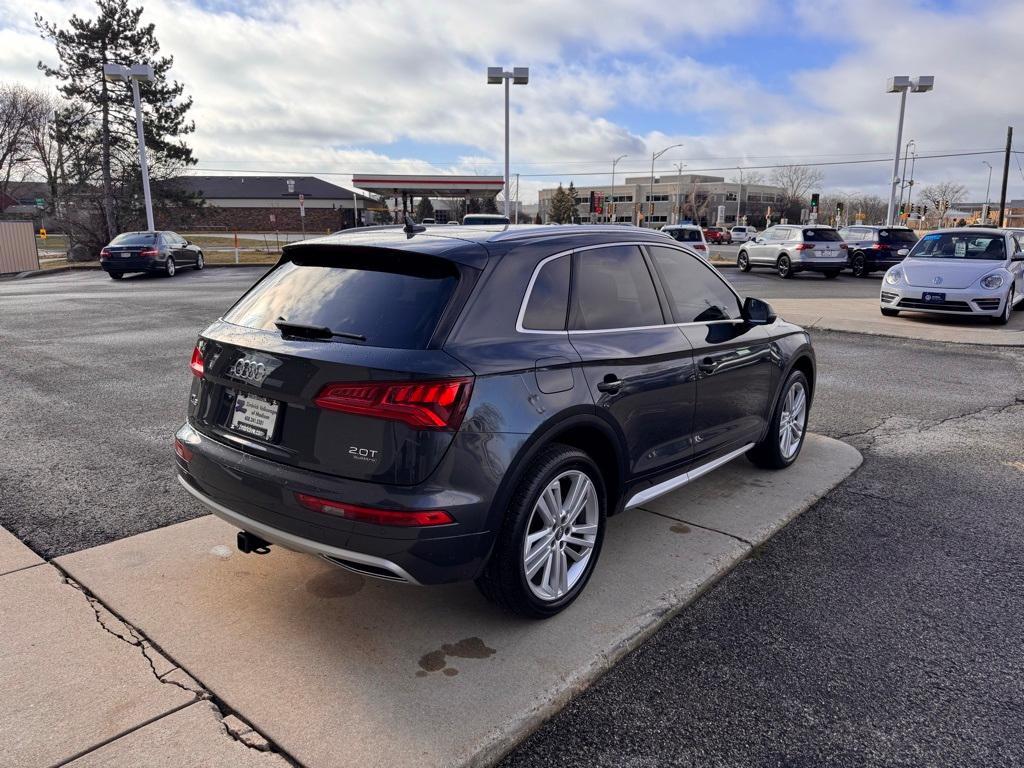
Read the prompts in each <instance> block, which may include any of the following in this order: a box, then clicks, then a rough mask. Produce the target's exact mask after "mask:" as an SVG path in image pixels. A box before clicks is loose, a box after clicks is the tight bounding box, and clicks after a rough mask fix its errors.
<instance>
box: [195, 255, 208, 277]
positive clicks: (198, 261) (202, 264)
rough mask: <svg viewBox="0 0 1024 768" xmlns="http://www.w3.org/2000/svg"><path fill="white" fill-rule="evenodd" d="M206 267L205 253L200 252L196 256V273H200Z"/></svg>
mask: <svg viewBox="0 0 1024 768" xmlns="http://www.w3.org/2000/svg"><path fill="white" fill-rule="evenodd" d="M205 266H206V259H205V258H203V252H202V251H200V252H199V253H197V254H196V271H197V272H198V271H199V270H200V269H202V268H203V267H205Z"/></svg>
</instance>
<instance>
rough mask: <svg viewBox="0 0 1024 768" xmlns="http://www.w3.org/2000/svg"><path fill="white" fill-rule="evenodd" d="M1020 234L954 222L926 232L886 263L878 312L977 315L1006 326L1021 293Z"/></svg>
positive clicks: (1023, 254) (1023, 249)
mask: <svg viewBox="0 0 1024 768" xmlns="http://www.w3.org/2000/svg"><path fill="white" fill-rule="evenodd" d="M1022 286H1024V235H1022V234H1018V233H1016V232H1013V231H1011V230H1005V229H996V228H994V227H990V228H988V229H981V228H974V227H971V228H966V227H958V228H955V229H940V230H937V231H935V232H929V233H928V234H926V235H924V236H923V237H922V238H921V239H920V240H918V241H917V244H916V245H914V247H913V248H912V249H911V250H910V253H909V255H907V257H906V258H905V259H903V261H902V262H901V263H899V264H897V265H896V266H894V267H890V268H889V271H888V272H886V273H885V278H884V279H883V280H882V289H881V293H880V296H879V302H880V303H881V308H882V314H883V315H886V316H888V317H893V316H895V315H898V314H899V313H900V311H902V310H913V311H914V312H932V313H940V314H944V315H950V314H952V315H981V316H985V317H989V318H991V319H992V322H994V323H997V324H999V325H1005V324H1006V323H1008V322H1009V321H1010V315H1011V313H1012V312H1013V308H1014V305H1015V304H1017V303H1018V302H1020V300H1021V298H1022V297H1024V289H1022Z"/></svg>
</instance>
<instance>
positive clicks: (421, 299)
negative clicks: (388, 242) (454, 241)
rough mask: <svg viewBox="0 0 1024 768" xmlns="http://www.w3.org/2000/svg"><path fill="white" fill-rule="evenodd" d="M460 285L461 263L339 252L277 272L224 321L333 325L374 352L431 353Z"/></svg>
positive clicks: (259, 325)
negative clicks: (362, 338)
mask: <svg viewBox="0 0 1024 768" xmlns="http://www.w3.org/2000/svg"><path fill="white" fill-rule="evenodd" d="M458 280H459V277H458V271H457V268H456V266H455V265H454V264H452V263H451V262H449V261H445V260H443V259H437V258H433V257H430V256H425V255H423V254H418V253H404V252H395V251H375V252H373V253H367V252H365V251H356V250H353V252H348V253H346V252H341V253H340V254H339V253H338V252H334V253H331V254H329V255H328V254H325V255H305V256H296V257H295V258H294V259H293V260H292V261H290V262H286V263H284V264H281V265H279V266H277V267H275V268H274V270H273V271H272V272H271V273H270V274H269V275H267V276H266V277H265V278H264V279H263V280H261V281H260V282H259V283H257V284H256V285H254V286H253V287H252V289H251V290H250V291H249V292H248V293H247V294H245V296H243V297H242V298H241V299H240V300H239V302H238V303H237V304H235V306H233V307H232V308H231V310H230V311H229V312H228V313H227V314H226V315H225V316H224V320H225V321H227V322H229V323H233V324H234V325H241V326H245V327H246V328H259V329H263V330H271V331H276V330H277V326H275V325H274V323H275V321H277V320H279V319H284V320H286V321H287V322H289V323H301V324H303V325H316V326H325V327H327V328H330V329H331V330H332V331H334V332H336V333H337V332H344V333H354V334H360V335H362V336H365V337H366V341H365V343H366V344H368V345H370V346H374V347H390V348H394V349H425V348H426V346H427V343H428V342H429V341H430V337H431V335H432V334H433V333H434V330H435V329H436V328H437V324H438V321H439V320H440V318H441V313H442V312H444V308H445V306H447V304H448V301H449V299H450V298H451V296H452V293H453V292H454V290H455V286H456V285H457V283H458Z"/></svg>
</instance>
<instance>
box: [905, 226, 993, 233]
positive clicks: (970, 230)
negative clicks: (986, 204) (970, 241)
mask: <svg viewBox="0 0 1024 768" xmlns="http://www.w3.org/2000/svg"><path fill="white" fill-rule="evenodd" d="M1010 231H1011V230H1009V229H1002V228H1000V227H970V226H968V227H944V228H942V229H933V230H931V231H929V232H925V234H926V235H944V234H947V233H949V232H957V233H962V234H968V235H977V234H979V233H984V234H993V235H1005V234H1007V233H1008V232H1010Z"/></svg>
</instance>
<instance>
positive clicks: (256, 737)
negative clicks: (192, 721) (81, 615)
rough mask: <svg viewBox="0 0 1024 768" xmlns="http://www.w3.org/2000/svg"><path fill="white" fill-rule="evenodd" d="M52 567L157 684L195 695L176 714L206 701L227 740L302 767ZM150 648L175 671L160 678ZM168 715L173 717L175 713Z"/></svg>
mask: <svg viewBox="0 0 1024 768" xmlns="http://www.w3.org/2000/svg"><path fill="white" fill-rule="evenodd" d="M50 565H52V566H53V567H54V569H55V570H56V571H57V573H58V574H59V575H60V578H61V581H62V582H63V583H64V584H66V585H67V586H69V587H71V588H72V589H74V590H76V591H77V592H78V593H79V594H81V595H82V597H84V598H85V600H86V602H87V603H88V604H89V607H90V608H92V612H93V615H94V616H95V618H96V623H97V624H98V625H99V626H100V627H101V628H102V629H103V631H104V632H106V633H108V634H109V635H111V636H113V637H116V638H117V639H118V640H120V641H121V642H123V643H126V644H128V645H130V646H132V647H134V648H137V649H138V650H139V652H140V653H141V654H142V657H143V658H144V659H145V660H146V663H147V664H148V665H149V669H150V672H152V674H153V677H154V678H155V679H156V680H157V681H158V682H160V683H161V684H163V685H173V686H175V687H177V688H180V689H182V690H183V691H187V692H188V693H191V694H192V695H193V697H194V698H193V700H192V701H189V702H186V703H185V704H183V705H182V706H180V707H176V708H175V709H174V712H177V711H178V710H180V709H183V708H184V707H185V706H188V705H190V704H194V703H196V702H198V701H206V702H208V703H209V704H210V705H211V706H213V707H214V708H215V709H216V710H217V713H218V716H219V718H220V725H221V728H222V729H223V731H224V734H225V735H226V736H228V738H230V739H232V740H233V741H237V742H238V743H240V744H242V745H244V746H245V747H246V748H247V749H252V750H255V751H257V752H272V753H274V754H276V755H278V756H280V757H281V758H282V759H283V760H284V761H285V762H287V763H288V764H289V765H292V766H295V768H301V764H300V763H299V762H298V761H297V760H295V759H294V758H293V757H292V756H291V755H289V754H287V753H286V752H284V751H283V750H281V749H279V748H278V747H277V746H276V745H275V744H274V743H273V742H271V741H270V739H268V738H267V737H266V736H264V735H263V734H262V733H260V732H259V731H257V730H256V729H255V728H254V727H253V726H252V724H250V723H249V722H247V721H246V720H244V719H242V718H241V717H240V716H239V715H238V713H237V712H235V711H234V710H232V709H231V708H230V707H228V706H227V705H226V704H224V702H222V701H220V700H219V699H218V698H217V697H216V696H214V695H213V693H211V692H210V691H209V690H207V689H206V688H205V687H202V684H201V683H199V681H198V680H196V679H195V678H194V677H193V676H192V675H190V674H189V673H188V671H187V670H185V669H184V668H183V667H182V666H181V665H180V664H177V663H176V662H175V661H174V660H173V659H171V657H170V656H168V655H167V654H166V653H164V652H163V651H162V650H161V649H160V648H159V647H158V646H157V645H156V644H155V643H154V642H153V641H152V640H150V639H149V638H148V637H146V635H145V633H143V632H142V631H141V630H140V629H138V628H137V627H134V626H133V625H132V624H130V623H129V622H128V621H126V620H125V619H124V618H123V617H121V616H119V615H118V614H117V613H115V612H114V611H112V610H111V609H110V608H108V607H107V606H106V605H104V604H103V602H102V601H101V600H100V599H99V598H97V597H96V596H95V595H93V594H92V593H91V592H89V590H88V589H86V588H85V586H84V585H82V584H80V583H79V582H77V581H75V580H74V579H73V578H71V576H70V575H68V573H67V572H65V571H64V570H63V569H62V568H61V567H60V566H58V565H57V564H56V563H53V562H51V563H50ZM104 614H108V615H109V616H111V617H113V618H114V619H116V620H117V622H118V623H119V624H120V625H121V626H122V627H124V630H125V631H126V632H127V633H128V636H127V637H126V636H125V635H123V634H121V632H118V631H117V630H116V629H113V628H111V627H110V626H108V624H107V622H106V621H104ZM150 649H152V650H153V651H154V652H156V653H159V654H160V655H161V656H162V657H163V658H164V659H166V660H167V662H168V663H169V664H171V665H173V668H172V669H170V670H169V671H167V672H165V673H164V674H163V676H161V675H160V674H159V673H158V672H157V669H156V662H155V660H154V658H153V656H151V655H150V653H149V650H150ZM178 671H180V672H181V673H182V674H184V675H187V676H188V679H189V680H193V681H194V682H195V683H196V685H197V686H199V687H198V688H192V687H191V686H188V685H186V684H185V683H182V682H179V681H178V680H173V679H170V676H171V675H172V674H174V673H175V672H178ZM167 714H173V712H171V713H167ZM164 716H166V715H162V716H161V717H164ZM159 719H160V718H156V720H159ZM156 720H154V721H153V722H155V721H156ZM229 720H231V721H232V724H237V725H235V727H232V725H229V723H228V721H229ZM148 724H149V723H145V724H144V725H148ZM140 727H141V726H140ZM122 735H123V734H122ZM98 746H102V745H98Z"/></svg>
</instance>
